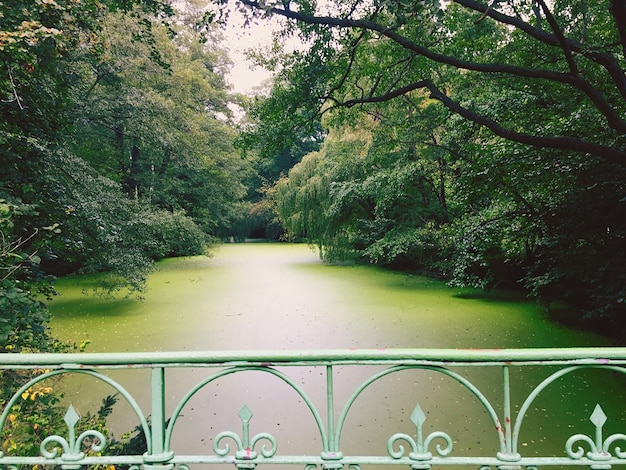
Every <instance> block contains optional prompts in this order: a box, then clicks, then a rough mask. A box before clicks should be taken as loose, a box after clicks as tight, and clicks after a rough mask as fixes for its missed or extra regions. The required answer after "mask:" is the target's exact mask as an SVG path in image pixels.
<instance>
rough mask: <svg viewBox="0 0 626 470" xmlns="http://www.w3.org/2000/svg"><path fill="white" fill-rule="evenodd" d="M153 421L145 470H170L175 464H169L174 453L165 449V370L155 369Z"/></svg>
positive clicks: (153, 377) (152, 383)
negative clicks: (150, 445)
mask: <svg viewBox="0 0 626 470" xmlns="http://www.w3.org/2000/svg"><path fill="white" fill-rule="evenodd" d="M151 392H152V393H151V396H152V408H151V410H152V421H151V433H150V434H151V437H152V443H151V444H152V447H151V452H148V453H146V454H144V468H146V469H152V470H170V469H172V468H173V467H174V464H170V463H167V462H169V461H170V460H171V459H172V457H174V453H173V452H172V451H170V450H168V449H165V369H164V368H163V367H153V368H152V377H151Z"/></svg>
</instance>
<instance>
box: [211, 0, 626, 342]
mask: <svg viewBox="0 0 626 470" xmlns="http://www.w3.org/2000/svg"><path fill="white" fill-rule="evenodd" d="M220 3H226V2H225V1H224V2H220ZM235 3H237V4H240V5H241V4H243V5H246V6H248V7H249V8H250V10H249V11H250V12H251V13H250V14H251V16H266V15H279V16H281V17H283V18H286V19H287V20H289V22H288V23H287V28H286V30H285V34H288V33H289V32H293V33H294V34H299V35H300V36H301V37H302V38H303V39H304V40H305V41H306V44H307V46H308V47H307V48H304V49H302V50H298V51H296V52H294V53H293V54H290V55H289V56H288V57H283V58H281V59H280V60H281V63H282V64H283V68H282V69H281V70H280V73H279V75H278V77H277V79H276V81H275V84H274V88H273V90H272V95H271V96H270V97H269V98H268V100H267V101H264V102H262V103H260V104H258V105H257V107H256V111H257V113H258V115H259V121H258V127H257V128H253V129H251V130H250V131H249V136H250V145H251V146H254V145H255V143H256V145H267V144H268V143H269V144H270V145H272V144H273V145H274V147H272V148H273V149H274V153H275V154H276V153H277V152H278V151H279V150H280V145H276V143H280V142H289V141H291V139H293V136H298V135H302V133H303V131H304V132H305V135H306V133H307V132H308V133H309V134H310V135H313V134H311V128H310V127H308V128H307V127H306V125H305V124H304V121H305V120H307V119H308V121H309V122H315V120H319V119H322V122H323V123H324V126H325V128H326V129H327V130H328V138H327V140H326V142H325V144H324V145H323V147H322V148H321V149H320V150H319V151H318V152H316V153H311V154H309V155H307V156H306V157H304V159H303V160H302V162H301V163H299V164H298V165H297V166H296V167H295V168H294V169H293V170H291V172H290V173H289V176H288V178H284V179H282V180H281V181H280V182H279V183H278V186H277V187H276V189H275V197H274V201H275V204H276V209H277V211H278V213H279V214H280V218H281V220H282V221H283V222H284V224H285V225H286V227H287V228H288V229H289V230H290V231H291V232H292V235H293V236H306V237H307V238H308V239H309V240H310V241H311V242H312V243H315V244H317V245H318V246H319V247H320V249H321V252H322V253H323V254H324V256H326V257H327V258H329V259H337V258H345V257H351V258H357V259H361V260H366V261H368V262H373V263H379V264H385V265H393V266H401V267H403V268H406V269H414V270H419V269H421V270H427V271H429V272H431V273H436V274H438V275H441V276H444V277H446V278H448V279H450V280H451V282H453V283H457V284H463V285H475V286H482V287H487V288H489V287H494V286H518V287H522V288H525V289H527V290H528V292H530V293H531V294H533V295H535V296H537V297H538V298H539V299H540V300H541V301H542V302H544V303H545V305H546V306H548V307H550V306H555V305H557V303H559V304H561V305H562V304H565V305H566V306H569V307H570V308H571V309H572V313H571V317H570V319H572V320H581V321H585V322H586V325H587V326H588V327H592V328H603V329H606V330H609V329H612V331H613V332H614V333H615V332H616V331H623V325H624V324H626V316H625V314H626V290H625V289H626V270H624V266H625V265H626V250H625V249H624V247H625V246H626V240H625V237H626V148H625V141H624V134H625V131H626V121H625V120H624V118H623V116H624V113H625V112H626V101H625V98H626V80H625V78H624V76H625V75H624V68H625V62H624V48H625V47H626V43H625V42H624V38H625V37H626V16H625V15H624V8H623V5H622V2H617V1H611V2H609V1H602V2H590V1H586V0H576V1H573V0H557V1H555V2H546V1H544V0H503V1H496V2H489V3H481V2H476V1H474V0H454V1H449V2H439V1H438V0H428V1H422V2H397V1H385V0H377V1H370V0H357V1H354V2H349V3H342V4H332V5H329V4H327V3H323V2H319V4H317V2H314V1H309V0H306V1H295V0H293V1H287V2H284V1H282V2H270V1H267V2H257V1H252V0H240V1H239V2H235ZM267 62H268V63H271V59H268V60H267ZM285 110H286V112H285ZM267 128H270V129H271V132H272V140H271V141H268V140H267V139H265V140H264V139H263V137H264V135H265V134H266V132H265V130H264V129H267ZM294 128H295V129H296V130H295V131H294V130H293V129H294ZM616 328H619V329H616Z"/></svg>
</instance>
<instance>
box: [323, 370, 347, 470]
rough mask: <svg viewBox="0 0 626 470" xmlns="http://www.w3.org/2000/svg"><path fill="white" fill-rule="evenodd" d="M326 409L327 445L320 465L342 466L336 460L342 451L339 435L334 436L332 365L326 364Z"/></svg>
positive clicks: (326, 466)
mask: <svg viewBox="0 0 626 470" xmlns="http://www.w3.org/2000/svg"><path fill="white" fill-rule="evenodd" d="M326 410H327V413H328V415H327V418H326V420H327V422H328V445H327V446H325V449H323V450H322V459H324V461H325V463H324V464H323V465H322V467H323V468H325V469H334V468H342V467H343V465H342V464H341V463H338V462H337V461H338V460H341V459H342V458H343V453H342V452H340V451H339V436H335V390H334V383H333V366H332V365H327V366H326ZM326 462H327V463H326Z"/></svg>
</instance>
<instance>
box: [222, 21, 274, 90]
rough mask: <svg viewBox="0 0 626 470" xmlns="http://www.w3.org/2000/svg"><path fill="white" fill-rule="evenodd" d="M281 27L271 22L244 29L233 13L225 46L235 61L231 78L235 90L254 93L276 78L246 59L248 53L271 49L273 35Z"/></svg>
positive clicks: (242, 23) (252, 25)
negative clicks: (250, 50) (269, 47)
mask: <svg viewBox="0 0 626 470" xmlns="http://www.w3.org/2000/svg"><path fill="white" fill-rule="evenodd" d="M276 28H277V26H272V25H271V23H270V22H269V21H261V20H260V21H259V23H258V24H250V25H247V26H244V20H243V18H242V17H241V16H240V14H238V13H235V12H233V13H232V16H231V17H230V18H229V20H228V26H227V27H226V30H225V32H224V37H225V43H224V45H225V46H226V48H227V49H228V51H229V54H228V55H229V56H230V58H231V60H232V61H233V63H234V65H233V68H232V70H231V72H230V74H229V76H228V80H229V82H230V83H231V84H232V86H233V91H234V92H236V93H242V94H247V95H250V94H253V93H254V89H255V88H258V87H260V86H262V85H263V83H264V82H266V81H267V80H269V79H270V78H271V77H272V73H271V72H269V71H267V70H265V69H264V68H262V67H257V66H255V65H254V64H253V62H252V61H250V60H248V59H247V58H246V54H245V51H246V50H249V49H258V48H264V47H267V46H269V45H270V44H271V43H272V33H273V32H274V30H275V29H276Z"/></svg>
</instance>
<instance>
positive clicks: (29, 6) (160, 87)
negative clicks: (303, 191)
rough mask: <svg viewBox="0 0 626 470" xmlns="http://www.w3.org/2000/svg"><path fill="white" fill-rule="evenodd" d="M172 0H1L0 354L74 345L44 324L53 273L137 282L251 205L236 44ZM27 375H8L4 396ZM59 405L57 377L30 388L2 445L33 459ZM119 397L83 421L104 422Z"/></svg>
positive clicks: (110, 282)
mask: <svg viewBox="0 0 626 470" xmlns="http://www.w3.org/2000/svg"><path fill="white" fill-rule="evenodd" d="M170 3H171V2H169V1H165V0H156V1H155V0H146V1H143V0H104V1H102V0H81V1H75V0H2V1H0V116H1V118H0V149H1V150H0V269H1V271H0V307H1V308H0V352H39V351H70V350H75V349H76V348H80V346H81V345H78V346H74V345H65V344H60V343H58V342H57V341H55V340H54V339H53V338H51V337H50V335H49V333H48V330H47V327H46V324H47V322H48V320H49V314H48V311H47V308H46V305H45V301H46V300H47V299H48V298H50V296H52V295H54V290H53V287H52V280H53V278H52V275H59V274H68V273H75V272H105V273H107V274H106V277H105V278H104V279H106V280H105V281H104V282H103V284H102V285H101V286H99V287H100V288H101V289H103V290H104V291H105V292H109V293H110V292H114V291H117V290H121V289H124V291H125V292H128V291H129V290H130V292H133V291H134V292H140V291H141V290H142V289H143V288H144V283H145V280H146V276H147V275H148V274H149V272H150V271H151V270H152V269H153V264H154V261H155V260H158V259H160V258H163V257H165V256H180V255H195V254H202V253H204V252H205V250H206V249H207V247H208V243H210V242H211V241H212V240H215V239H218V238H220V237H225V236H227V235H229V234H230V230H231V225H232V220H234V219H237V218H239V217H240V213H241V212H243V210H244V205H243V202H242V201H243V197H244V196H245V194H246V188H245V185H244V183H243V181H245V179H246V178H249V173H251V171H252V170H251V167H250V165H249V164H248V162H247V161H246V160H244V159H242V158H241V156H240V155H239V154H238V153H237V152H236V151H235V150H234V147H233V140H234V132H233V130H232V128H233V125H232V121H231V118H232V117H231V111H230V107H229V104H230V103H231V102H232V101H234V100H235V97H233V96H231V94H230V92H229V89H228V84H227V83H226V79H225V73H226V72H227V70H228V66H229V60H228V57H227V54H226V52H225V50H224V49H223V47H222V46H221V45H220V41H221V39H220V37H219V32H218V31H217V30H216V29H215V28H207V27H206V25H205V24H204V23H203V21H202V15H203V12H202V11H200V10H199V7H200V6H201V4H202V3H203V2H198V1H191V0H190V1H189V2H186V3H179V4H178V5H181V6H182V5H186V8H185V10H184V14H183V13H176V12H175V11H174V10H173V9H172V6H171V5H170ZM204 3H205V2H204ZM79 340H80V338H76V341H79ZM83 346H84V344H83ZM33 374H36V372H34V373H33V372H20V371H17V372H16V371H4V372H3V373H2V376H1V377H0V382H1V383H2V386H1V387H0V405H2V406H4V404H6V403H7V400H9V399H10V397H11V396H12V394H13V393H14V392H15V390H16V389H17V384H23V383H24V382H25V381H27V380H28V379H29V378H32V377H33V376H34V375H33ZM59 399H60V397H59V394H58V391H57V389H56V382H52V383H47V382H46V383H42V384H39V385H37V386H35V387H33V388H31V389H30V390H28V391H26V392H24V394H23V396H21V397H20V399H19V400H18V402H17V403H16V404H15V406H14V407H12V409H11V415H10V416H9V420H8V423H7V426H5V429H4V430H3V436H2V437H3V439H2V442H3V447H2V449H1V450H2V451H3V452H7V451H8V452H19V453H22V454H28V453H31V452H35V453H37V452H38V446H39V443H40V439H38V436H48V435H52V434H54V433H55V431H56V430H58V429H59V428H62V427H63V426H65V425H64V423H63V419H62V417H63V414H64V410H62V409H61V408H60V406H61V405H60V401H59ZM114 401H115V400H114V398H110V399H108V400H107V401H106V403H103V406H102V408H101V410H100V411H99V412H97V413H95V414H94V415H89V416H83V419H82V420H81V423H82V425H84V426H88V427H90V428H91V429H100V430H102V431H103V432H105V431H106V429H105V428H104V420H105V418H106V416H107V415H108V414H109V413H110V409H111V406H112V405H113V403H114Z"/></svg>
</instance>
